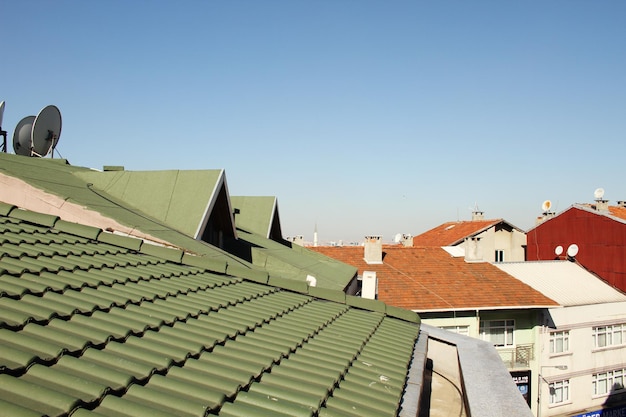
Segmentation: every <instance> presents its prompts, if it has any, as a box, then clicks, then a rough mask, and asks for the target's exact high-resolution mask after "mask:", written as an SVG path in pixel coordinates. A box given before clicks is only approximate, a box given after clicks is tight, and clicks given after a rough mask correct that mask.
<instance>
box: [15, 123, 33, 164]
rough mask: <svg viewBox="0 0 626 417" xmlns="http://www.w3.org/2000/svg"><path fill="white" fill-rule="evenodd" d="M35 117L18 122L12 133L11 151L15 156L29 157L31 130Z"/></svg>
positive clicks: (31, 144) (31, 143)
mask: <svg viewBox="0 0 626 417" xmlns="http://www.w3.org/2000/svg"><path fill="white" fill-rule="evenodd" d="M34 122H35V116H26V117H24V118H23V119H22V120H20V121H19V123H18V124H17V126H15V131H14V132H13V150H14V151H15V154H16V155H23V156H31V148H32V146H33V141H32V130H33V123H34Z"/></svg>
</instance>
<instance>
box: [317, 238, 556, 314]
mask: <svg viewBox="0 0 626 417" xmlns="http://www.w3.org/2000/svg"><path fill="white" fill-rule="evenodd" d="M312 249H313V250H315V251H317V252H320V253H323V254H325V255H327V256H330V257H333V258H335V259H338V260H340V261H342V262H345V263H348V264H350V265H353V266H355V267H357V268H358V270H359V274H362V273H363V271H375V272H376V276H377V278H378V299H379V300H381V301H383V302H385V303H387V304H390V305H394V306H397V307H401V308H406V309H410V310H415V311H418V312H419V311H430V310H459V309H475V308H481V309H482V308H501V307H533V306H536V307H539V306H546V305H548V306H557V305H558V304H557V303H556V302H555V301H553V300H551V299H550V298H548V297H546V296H544V295H543V294H541V293H540V292H538V291H536V290H534V289H533V288H531V287H530V286H528V285H526V284H524V283H522V282H521V281H519V280H517V279H516V278H514V277H512V276H511V275H509V274H507V273H505V272H504V271H502V270H500V269H499V268H497V267H496V266H494V265H492V264H490V263H488V262H474V263H471V262H466V261H465V260H464V258H461V257H458V258H455V257H452V256H450V255H449V254H448V253H447V252H446V251H445V250H443V249H441V248H439V247H432V246H431V247H428V246H418V247H403V246H386V247H384V248H383V264H379V265H368V264H367V263H366V262H365V260H364V259H363V255H364V249H363V247H362V246H358V247H353V246H348V247H314V248H312Z"/></svg>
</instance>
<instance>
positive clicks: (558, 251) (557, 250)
mask: <svg viewBox="0 0 626 417" xmlns="http://www.w3.org/2000/svg"><path fill="white" fill-rule="evenodd" d="M562 253H563V246H561V245H559V246H557V247H556V248H554V254H555V255H556V256H561V254H562Z"/></svg>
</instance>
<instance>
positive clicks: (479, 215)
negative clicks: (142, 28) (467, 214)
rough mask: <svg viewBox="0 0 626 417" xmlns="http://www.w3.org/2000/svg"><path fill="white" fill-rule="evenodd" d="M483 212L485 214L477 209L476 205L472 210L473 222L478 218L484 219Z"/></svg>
mask: <svg viewBox="0 0 626 417" xmlns="http://www.w3.org/2000/svg"><path fill="white" fill-rule="evenodd" d="M484 214H485V213H484V212H482V211H480V210H478V207H476V208H475V209H474V211H472V221H473V222H475V221H478V220H485V215H484Z"/></svg>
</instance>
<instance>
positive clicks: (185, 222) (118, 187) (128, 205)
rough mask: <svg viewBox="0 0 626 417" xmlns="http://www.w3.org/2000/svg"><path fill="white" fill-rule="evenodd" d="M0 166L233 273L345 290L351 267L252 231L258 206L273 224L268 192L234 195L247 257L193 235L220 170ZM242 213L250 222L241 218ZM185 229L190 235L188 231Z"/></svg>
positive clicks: (3, 158)
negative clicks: (265, 194) (310, 277)
mask: <svg viewBox="0 0 626 417" xmlns="http://www.w3.org/2000/svg"><path fill="white" fill-rule="evenodd" d="M0 167H1V169H0V172H1V173H3V174H6V175H10V176H13V177H16V178H19V179H21V180H23V181H25V182H27V183H29V184H31V185H32V186H34V187H36V188H39V189H41V190H44V191H45V192H48V193H51V194H55V195H57V196H60V197H62V198H63V199H64V200H65V201H68V202H72V203H76V204H78V205H81V206H84V207H87V208H88V209H90V210H94V211H96V212H99V213H101V214H102V215H104V216H106V217H109V218H111V219H114V220H116V221H118V222H119V223H121V224H124V225H126V226H128V227H131V228H135V229H138V230H141V231H143V232H144V233H147V234H149V235H151V236H154V237H156V238H159V239H162V240H164V241H166V242H169V243H170V244H172V245H175V246H178V247H180V248H185V250H187V251H190V252H193V253H195V254H198V255H202V257H205V258H210V259H212V260H213V261H214V262H216V263H220V264H222V265H223V266H224V268H226V265H228V268H231V270H232V269H233V268H237V269H239V270H240V272H241V270H246V269H247V270H250V273H251V274H258V273H262V274H269V275H277V276H281V277H287V278H291V279H298V280H304V279H305V278H306V276H307V275H313V276H315V277H316V279H317V280H318V285H319V286H326V287H328V288H331V289H337V288H341V289H343V288H345V287H346V286H347V285H348V284H349V283H350V281H351V280H352V279H353V277H354V276H355V270H354V269H353V268H352V267H351V266H347V265H345V264H342V263H341V262H338V261H335V260H331V259H330V258H327V257H324V256H319V255H318V254H315V253H313V252H312V251H302V249H301V248H300V247H295V246H294V247H291V248H289V246H285V245H280V244H276V245H275V244H274V243H275V242H274V241H272V240H271V239H268V238H267V232H266V233H255V230H261V229H263V227H261V228H257V227H254V221H252V219H253V218H254V217H255V215H253V214H251V211H253V209H258V210H259V214H258V217H259V218H262V219H265V220H264V221H266V222H272V221H273V222H275V223H279V219H277V216H275V217H273V218H271V216H272V213H273V214H277V213H276V211H277V210H275V209H274V207H275V205H276V201H275V198H274V197H269V198H265V197H250V198H242V197H235V199H236V201H237V204H240V205H242V204H243V206H242V207H247V208H246V209H245V210H242V212H241V213H240V214H243V215H244V218H243V220H242V221H243V222H244V225H248V226H252V229H253V230H248V231H249V232H252V233H245V232H243V233H238V234H239V235H240V236H239V238H240V239H241V240H242V241H243V242H244V243H243V244H244V245H247V246H254V248H255V250H254V254H252V256H251V257H250V258H247V257H243V256H241V255H238V254H231V253H228V252H226V251H224V250H222V249H220V248H217V247H215V246H212V245H209V244H207V243H205V242H202V241H200V240H196V239H194V237H195V234H194V233H195V232H196V231H195V229H194V228H196V227H197V226H198V222H201V221H202V220H203V217H204V213H205V212H204V211H203V210H207V209H210V204H211V202H212V201H213V196H214V194H215V193H216V192H217V191H218V190H217V187H219V186H220V184H222V185H223V186H224V187H226V185H225V178H224V172H223V171H222V170H206V171H204V170H201V171H153V172H128V171H123V170H115V171H105V172H101V171H95V170H93V169H89V168H82V167H76V166H72V165H69V164H67V162H66V161H64V160H59V159H49V158H29V157H25V156H20V155H11V154H6V153H0ZM144 184H145V186H144ZM228 198H230V197H228ZM207 204H209V206H207ZM187 208H189V211H188V212H187V211H186V209H187ZM187 213H188V215H186V214H187ZM246 213H248V214H246ZM228 215H230V213H228ZM246 216H247V217H248V218H249V219H250V220H249V221H246V220H245V218H246ZM240 219H241V218H239V219H237V222H239V221H240ZM259 224H260V223H259ZM267 224H268V227H270V226H269V223H267ZM192 230H194V232H192V233H190V231H192ZM111 236H113V235H111ZM112 238H113V237H112ZM277 245H279V246H277ZM285 249H287V250H285ZM241 273H243V272H241Z"/></svg>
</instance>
